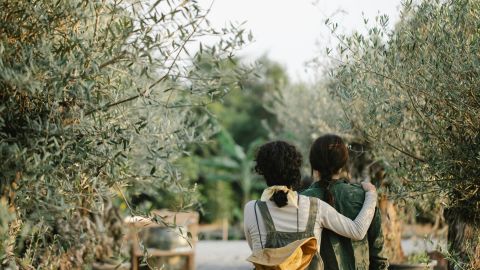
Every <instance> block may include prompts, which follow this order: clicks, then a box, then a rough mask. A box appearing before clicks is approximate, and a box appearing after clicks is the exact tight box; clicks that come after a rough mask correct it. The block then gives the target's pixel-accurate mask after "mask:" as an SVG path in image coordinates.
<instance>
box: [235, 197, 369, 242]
mask: <svg viewBox="0 0 480 270" xmlns="http://www.w3.org/2000/svg"><path fill="white" fill-rule="evenodd" d="M296 196H299V195H298V193H296V192H295V199H297V197H296ZM315 200H318V202H317V203H318V212H317V218H316V221H315V228H314V234H315V238H317V240H318V243H319V244H318V248H320V241H321V235H322V228H327V229H330V230H332V231H334V232H336V233H338V234H340V235H342V236H345V237H348V238H352V239H354V240H361V239H363V237H364V236H365V234H366V233H367V230H368V227H370V223H371V222H372V218H373V215H374V213H375V206H376V203H377V193H376V192H374V191H369V192H366V194H365V201H364V203H363V207H362V210H361V211H360V213H358V215H357V217H356V218H355V220H351V219H349V218H347V217H345V216H344V215H342V214H340V213H338V212H337V211H336V210H335V208H333V207H332V206H330V205H329V204H328V203H326V202H324V201H322V200H320V199H317V198H315ZM266 203H267V207H268V211H269V212H270V215H271V216H272V219H273V223H274V226H275V230H277V231H283V232H296V231H297V208H296V207H295V206H293V205H291V204H288V205H286V206H284V207H281V208H280V207H278V206H277V205H276V204H275V203H274V202H273V201H270V200H268V201H266ZM254 206H255V201H249V202H248V203H247V204H246V205H245V209H244V230H245V236H246V238H247V241H248V244H249V245H250V248H251V249H253V250H258V249H261V248H262V246H261V244H260V237H259V232H258V228H257V222H256V220H255V212H254ZM309 210H310V199H309V197H307V196H304V195H300V200H299V208H298V223H299V225H298V226H299V231H305V228H306V227H307V221H308V215H309ZM257 216H258V225H259V227H260V235H261V237H262V243H263V245H265V242H266V239H267V232H266V228H265V223H264V222H263V217H262V214H261V213H260V209H258V206H257Z"/></svg>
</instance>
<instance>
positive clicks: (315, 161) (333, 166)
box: [309, 134, 348, 206]
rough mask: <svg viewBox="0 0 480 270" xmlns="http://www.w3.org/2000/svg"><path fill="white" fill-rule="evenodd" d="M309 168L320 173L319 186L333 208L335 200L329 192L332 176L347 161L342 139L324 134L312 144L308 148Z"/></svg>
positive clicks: (346, 152) (345, 148)
mask: <svg viewBox="0 0 480 270" xmlns="http://www.w3.org/2000/svg"><path fill="white" fill-rule="evenodd" d="M309 158H310V166H311V167H312V174H313V171H314V170H315V171H318V172H319V173H320V181H319V184H320V186H321V187H323V188H324V189H325V190H326V201H327V203H329V204H330V205H332V206H334V203H335V198H334V197H333V194H332V192H331V191H330V186H331V184H332V183H333V180H332V176H333V175H334V174H337V173H338V172H339V171H340V169H342V168H343V167H344V166H345V165H346V164H347V161H348V149H347V147H346V146H345V143H344V142H343V140H342V138H340V137H339V136H337V135H334V134H326V135H323V136H321V137H319V138H318V139H316V140H315V142H313V144H312V147H311V148H310V157H309Z"/></svg>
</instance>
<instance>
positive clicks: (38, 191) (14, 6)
mask: <svg viewBox="0 0 480 270" xmlns="http://www.w3.org/2000/svg"><path fill="white" fill-rule="evenodd" d="M206 14H207V11H205V10H202V9H200V7H199V6H198V5H197V3H196V2H195V1H177V0H160V1H123V0H114V1H69V0H58V1H54V0H45V1H36V2H34V3H32V2H31V1H21V0H20V1H2V2H0V29H1V30H0V88H1V91H0V100H1V102H0V159H1V160H2V162H1V165H0V179H1V182H0V192H1V194H0V195H1V196H2V201H3V202H7V204H6V206H5V204H3V203H2V207H3V208H5V207H7V206H8V207H11V208H14V210H15V211H14V214H15V218H14V220H13V221H11V222H10V223H9V228H8V230H3V229H2V230H1V232H2V234H3V235H2V236H1V237H0V239H1V240H2V244H1V245H2V248H1V249H0V259H1V261H2V262H0V263H3V264H5V265H10V266H12V267H14V265H17V266H20V267H22V268H38V267H40V268H50V267H52V268H58V267H64V268H67V269H68V268H76V267H79V266H80V265H88V264H90V263H92V262H93V261H95V260H103V259H105V258H107V257H110V256H113V255H115V254H116V252H117V251H118V250H116V248H117V247H118V245H117V244H118V241H119V240H120V239H121V237H122V233H121V229H122V228H121V224H120V225H119V223H120V222H119V220H120V219H121V217H120V216H119V215H118V213H117V212H118V211H117V207H116V206H115V205H112V203H111V201H112V198H113V197H115V196H120V197H122V198H123V195H124V191H125V190H126V189H127V188H135V187H137V186H140V185H147V186H148V185H149V186H151V187H152V189H153V188H154V187H160V188H166V189H168V188H174V189H179V188H180V189H185V191H187V189H188V188H187V187H183V186H182V183H181V175H180V174H179V173H178V172H177V170H176V169H175V167H174V166H173V165H172V162H173V161H175V159H177V158H178V157H179V156H181V155H182V154H183V150H184V147H185V146H186V144H188V143H191V142H199V141H203V140H204V139H205V138H207V137H208V136H209V133H210V132H211V131H212V130H213V128H212V127H211V126H210V125H209V124H207V123H208V122H207V121H206V118H205V116H204V115H205V114H203V113H202V109H201V108H202V106H203V105H205V104H208V103H210V102H213V101H214V100H216V99H217V98H219V97H221V96H223V95H225V94H226V93H227V92H228V91H229V90H230V89H231V88H232V87H237V82H238V81H239V80H240V78H242V77H243V76H245V74H246V73H247V70H245V69H243V68H241V67H239V68H237V69H234V70H232V69H229V70H228V71H224V70H223V69H222V63H223V62H225V60H226V59H232V57H233V53H234V52H235V51H236V50H237V49H238V48H239V47H240V46H242V45H243V44H244V39H243V37H244V31H243V30H242V29H241V28H239V27H237V26H235V25H230V26H229V27H226V28H225V29H221V30H215V29H213V28H211V27H210V25H209V22H208V20H207V18H206ZM204 37H209V39H208V45H205V44H201V43H200V42H201V41H202V39H203V38H204ZM197 50H198V51H199V53H198V54H196V53H193V52H195V51H197ZM201 55H204V56H208V57H209V58H210V59H211V61H209V63H211V66H210V67H209V69H208V77H207V74H206V73H205V70H206V69H205V67H204V66H199V65H195V64H192V63H194V62H198V61H194V58H198V57H201ZM126 201H127V202H128V199H127V200H126ZM2 211H3V210H2ZM131 211H134V210H133V209H131ZM1 219H2V222H0V223H2V224H3V219H4V217H3V216H2V217H1ZM5 233H8V235H4V234H5Z"/></svg>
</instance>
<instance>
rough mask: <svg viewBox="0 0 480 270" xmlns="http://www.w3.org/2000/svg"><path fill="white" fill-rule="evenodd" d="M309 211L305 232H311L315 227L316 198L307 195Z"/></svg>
mask: <svg viewBox="0 0 480 270" xmlns="http://www.w3.org/2000/svg"><path fill="white" fill-rule="evenodd" d="M309 199H310V211H309V212H308V223H307V227H306V228H305V232H313V230H314V228H315V221H316V220H317V212H318V202H317V199H316V198H313V197H309Z"/></svg>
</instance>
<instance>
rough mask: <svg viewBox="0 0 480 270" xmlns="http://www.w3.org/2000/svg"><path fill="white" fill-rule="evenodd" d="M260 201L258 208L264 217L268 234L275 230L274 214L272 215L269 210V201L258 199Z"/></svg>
mask: <svg viewBox="0 0 480 270" xmlns="http://www.w3.org/2000/svg"><path fill="white" fill-rule="evenodd" d="M257 202H258V209H260V213H261V214H262V217H263V222H264V223H265V228H266V229H267V234H268V233H272V232H275V225H274V224H273V219H272V216H271V215H270V211H268V207H267V203H266V202H264V201H257ZM258 233H260V231H259V232H258Z"/></svg>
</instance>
